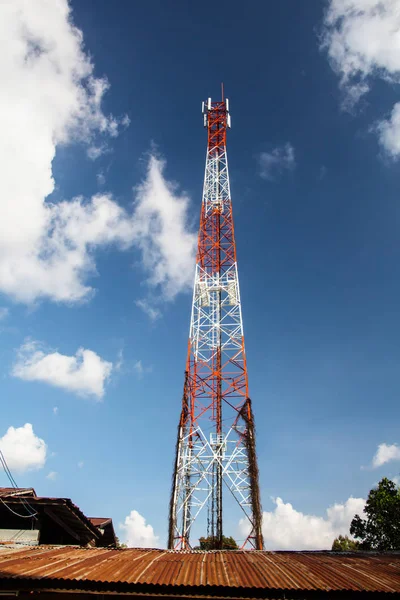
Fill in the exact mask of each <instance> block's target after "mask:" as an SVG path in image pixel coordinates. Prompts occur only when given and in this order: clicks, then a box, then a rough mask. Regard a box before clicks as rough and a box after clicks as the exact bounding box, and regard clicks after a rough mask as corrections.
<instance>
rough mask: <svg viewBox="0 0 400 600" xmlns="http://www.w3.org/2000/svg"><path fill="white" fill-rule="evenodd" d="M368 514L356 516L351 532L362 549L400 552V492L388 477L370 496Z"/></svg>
mask: <svg viewBox="0 0 400 600" xmlns="http://www.w3.org/2000/svg"><path fill="white" fill-rule="evenodd" d="M364 513H365V514H366V516H367V518H366V519H362V518H361V517H360V516H359V515H355V517H354V519H353V520H352V522H351V524H350V533H351V535H353V536H354V537H355V538H357V539H359V540H360V550H379V551H385V550H386V551H389V550H400V490H399V488H397V487H396V485H395V484H394V483H393V481H391V480H390V479H387V477H384V478H383V479H381V481H380V482H379V484H378V487H376V488H373V489H372V490H371V491H370V493H369V494H368V500H367V502H366V505H365V508H364Z"/></svg>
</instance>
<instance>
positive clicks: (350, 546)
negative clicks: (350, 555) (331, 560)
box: [332, 535, 360, 552]
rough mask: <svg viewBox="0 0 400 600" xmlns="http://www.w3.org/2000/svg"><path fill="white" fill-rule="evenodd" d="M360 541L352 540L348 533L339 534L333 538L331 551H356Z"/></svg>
mask: <svg viewBox="0 0 400 600" xmlns="http://www.w3.org/2000/svg"><path fill="white" fill-rule="evenodd" d="M359 546H360V542H357V541H355V540H352V539H351V538H349V536H348V535H339V537H337V538H336V539H334V540H333V544H332V550H333V552H357V550H359Z"/></svg>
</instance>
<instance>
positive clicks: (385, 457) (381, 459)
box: [372, 444, 400, 468]
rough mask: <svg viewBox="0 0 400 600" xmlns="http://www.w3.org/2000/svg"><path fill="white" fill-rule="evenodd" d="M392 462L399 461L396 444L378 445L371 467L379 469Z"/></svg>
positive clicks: (399, 453) (399, 456) (399, 448)
mask: <svg viewBox="0 0 400 600" xmlns="http://www.w3.org/2000/svg"><path fill="white" fill-rule="evenodd" d="M392 460H400V447H399V446H398V445H397V444H390V445H389V444H379V446H378V449H377V451H376V453H375V456H374V458H373V459H372V466H373V467H374V468H377V467H381V466H382V465H384V464H386V463H388V462H390V461H392Z"/></svg>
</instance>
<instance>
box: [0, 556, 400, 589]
mask: <svg viewBox="0 0 400 600" xmlns="http://www.w3.org/2000/svg"><path fill="white" fill-rule="evenodd" d="M0 579H2V580H3V581H2V589H3V588H6V587H10V586H11V585H12V589H16V588H18V586H19V587H23V588H24V589H27V588H30V589H65V590H67V589H68V590H72V589H80V590H98V591H109V592H124V591H125V592H129V591H131V592H134V591H136V592H138V591H140V593H149V594H150V593H163V594H170V595H171V594H173V595H175V594H178V595H179V594H182V593H188V594H193V593H195V592H196V593H200V594H213V595H221V596H222V595H229V594H230V593H231V594H233V595H235V596H236V597H241V596H243V597H249V596H252V597H256V596H257V595H260V594H261V592H262V594H264V597H265V591H266V590H268V591H269V593H270V597H279V594H280V593H281V595H282V592H290V593H291V594H292V596H293V597H295V596H296V595H297V594H299V593H306V592H344V591H348V592H349V591H351V592H372V593H374V592H377V593H385V592H386V593H400V554H369V553H354V554H344V553H330V552H261V551H247V552H245V551H214V552H173V551H168V550H153V549H133V548H132V549H126V550H109V549H101V548H90V549H89V548H77V547H71V546H70V547H63V548H55V547H44V546H41V547H37V548H24V549H15V548H6V547H0ZM4 580H7V581H8V583H6V582H5V581H4ZM274 594H277V595H275V596H274Z"/></svg>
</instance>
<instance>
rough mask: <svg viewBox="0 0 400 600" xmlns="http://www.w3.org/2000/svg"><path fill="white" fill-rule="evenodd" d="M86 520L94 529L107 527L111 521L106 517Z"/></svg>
mask: <svg viewBox="0 0 400 600" xmlns="http://www.w3.org/2000/svg"><path fill="white" fill-rule="evenodd" d="M88 519H89V521H90V522H91V523H92V525H94V526H95V527H101V526H103V527H104V525H108V524H109V523H111V521H112V519H110V518H108V517H88Z"/></svg>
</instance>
